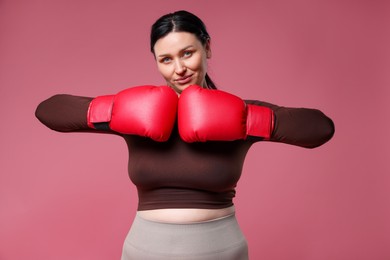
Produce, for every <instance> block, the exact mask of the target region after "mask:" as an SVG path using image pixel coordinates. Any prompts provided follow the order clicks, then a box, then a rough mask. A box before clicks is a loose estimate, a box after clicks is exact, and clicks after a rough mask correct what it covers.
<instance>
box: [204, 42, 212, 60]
mask: <svg viewBox="0 0 390 260" xmlns="http://www.w3.org/2000/svg"><path fill="white" fill-rule="evenodd" d="M204 49H205V51H206V57H207V59H210V58H211V43H210V39H208V40H207V42H206V44H205V46H204Z"/></svg>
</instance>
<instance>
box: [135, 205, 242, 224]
mask: <svg viewBox="0 0 390 260" xmlns="http://www.w3.org/2000/svg"><path fill="white" fill-rule="evenodd" d="M234 212H235V208H234V206H231V207H228V208H223V209H154V210H142V211H138V212H137V214H138V216H140V217H141V218H143V219H147V220H151V221H156V222H163V223H175V224H186V223H196V222H207V221H212V220H216V219H219V218H223V217H226V216H229V215H232V214H234Z"/></svg>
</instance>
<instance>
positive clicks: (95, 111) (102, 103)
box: [87, 95, 115, 128]
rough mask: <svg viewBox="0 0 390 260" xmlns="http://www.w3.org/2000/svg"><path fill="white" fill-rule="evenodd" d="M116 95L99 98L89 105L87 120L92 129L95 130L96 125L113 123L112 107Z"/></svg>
mask: <svg viewBox="0 0 390 260" xmlns="http://www.w3.org/2000/svg"><path fill="white" fill-rule="evenodd" d="M114 98H115V95H107V96H99V97H96V98H94V99H93V100H92V101H91V103H90V104H89V108H88V113H87V120H88V126H89V127H90V128H95V126H94V124H96V123H105V122H110V121H111V112H112V105H113V103H114Z"/></svg>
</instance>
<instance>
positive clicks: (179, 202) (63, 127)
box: [35, 94, 334, 210]
mask: <svg viewBox="0 0 390 260" xmlns="http://www.w3.org/2000/svg"><path fill="white" fill-rule="evenodd" d="M92 99H93V98H90V97H80V96H72V95H66V94H60V95H55V96H53V97H51V98H49V99H47V100H45V101H43V102H42V103H40V104H39V106H38V107H37V109H36V112H35V115H36V117H37V118H38V119H39V120H40V121H41V122H42V123H43V124H45V125H46V126H47V127H49V128H50V129H52V130H55V131H59V132H91V133H93V132H95V133H99V132H104V133H112V134H118V135H121V134H119V133H115V132H112V131H111V130H109V129H107V130H94V129H91V128H89V127H88V125H87V116H86V115H87V111H88V106H89V103H90V102H91V100H92ZM245 102H246V103H248V104H255V105H259V106H267V107H270V108H271V109H272V110H273V111H274V115H275V127H274V131H273V134H272V137H271V140H270V141H273V142H282V143H286V144H292V145H297V146H301V147H306V148H314V147H317V146H320V145H322V144H324V143H325V142H327V141H328V140H329V139H330V138H331V137H332V136H333V134H334V124H333V122H332V120H331V119H330V118H328V117H327V116H325V115H324V114H323V113H322V112H321V111H319V110H316V109H308V108H287V107H280V106H276V105H273V104H270V103H265V102H261V101H255V100H246V101H245ZM121 136H122V137H123V138H124V140H125V141H126V143H127V146H128V149H129V155H130V156H129V157H130V158H129V162H128V171H129V176H130V179H131V181H132V182H133V183H134V184H135V185H136V187H137V191H138V197H139V204H138V210H150V209H161V208H204V209H218V208H225V207H229V206H231V205H233V198H234V197H235V187H236V184H237V182H238V180H239V179H240V176H241V172H242V167H243V163H244V159H245V156H246V154H247V152H248V150H249V148H250V147H251V145H252V144H254V143H255V142H258V141H261V140H262V139H261V138H248V139H247V140H237V141H228V142H202V143H185V142H184V141H182V140H181V139H180V136H179V134H178V131H177V126H175V127H174V130H173V133H172V134H171V137H170V139H169V140H168V141H167V142H155V141H153V140H151V139H149V138H145V137H141V136H135V135H121Z"/></svg>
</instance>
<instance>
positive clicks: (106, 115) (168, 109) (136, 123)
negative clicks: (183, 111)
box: [87, 86, 178, 142]
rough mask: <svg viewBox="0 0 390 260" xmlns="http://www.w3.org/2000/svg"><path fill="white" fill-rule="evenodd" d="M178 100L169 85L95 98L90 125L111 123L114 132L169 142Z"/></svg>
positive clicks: (90, 114) (90, 106)
mask: <svg viewBox="0 0 390 260" xmlns="http://www.w3.org/2000/svg"><path fill="white" fill-rule="evenodd" d="M177 102H178V97H177V94H176V93H175V91H174V90H172V89H171V88H170V87H167V86H161V87H156V86H140V87H133V88H128V89H125V90H123V91H121V92H119V93H118V94H116V95H109V96H99V97H96V98H95V99H93V100H92V101H91V103H90V105H89V109H88V116H87V120H88V126H89V127H91V128H94V129H96V128H97V125H98V124H99V123H109V124H108V125H109V127H110V129H111V130H113V131H116V132H118V133H122V134H134V135H140V136H145V137H149V138H151V139H153V140H155V141H159V142H163V141H167V140H168V139H169V136H170V134H171V132H172V129H173V126H174V123H175V120H176V112H177Z"/></svg>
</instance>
